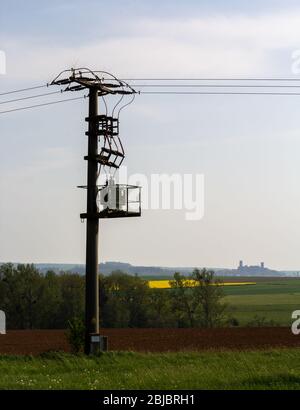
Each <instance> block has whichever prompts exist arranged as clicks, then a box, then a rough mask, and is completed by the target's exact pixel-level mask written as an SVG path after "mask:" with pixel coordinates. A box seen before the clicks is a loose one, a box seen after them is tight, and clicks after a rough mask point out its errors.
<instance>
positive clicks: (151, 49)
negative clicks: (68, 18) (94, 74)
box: [4, 12, 300, 81]
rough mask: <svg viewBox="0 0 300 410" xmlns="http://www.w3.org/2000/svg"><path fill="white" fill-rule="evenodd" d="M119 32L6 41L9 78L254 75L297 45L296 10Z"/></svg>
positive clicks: (142, 22)
mask: <svg viewBox="0 0 300 410" xmlns="http://www.w3.org/2000/svg"><path fill="white" fill-rule="evenodd" d="M120 32H123V33H124V34H123V35H119V37H116V36H115V35H113V34H111V36H110V37H109V36H107V37H105V38H103V37H102V36H101V39H99V40H98V41H97V40H95V41H94V42H93V43H88V44H85V45H82V44H81V45H79V46H78V45H77V43H76V44H75V45H74V46H70V47H66V46H60V45H59V44H55V46H53V45H49V44H48V45H47V44H43V45H41V43H42V38H41V39H40V40H39V41H38V42H37V41H36V40H34V39H31V38H30V37H27V38H26V37H25V38H23V39H19V38H18V39H12V38H10V39H7V41H6V42H4V44H5V46H6V47H5V51H6V53H7V61H8V62H7V65H8V67H7V69H8V80H9V79H10V78H14V79H22V80H25V79H27V80H43V81H46V80H51V79H52V78H53V76H54V75H55V74H56V73H58V72H59V70H61V69H64V68H68V67H70V66H73V65H77V66H89V67H91V68H97V69H105V70H109V71H113V72H114V73H116V74H117V75H120V76H127V75H129V76H144V75H147V76H153V77H155V76H174V77H176V76H196V75H206V76H209V75H213V76H214V75H218V76H230V75H232V76H234V75H235V76H245V75H257V74H263V73H270V72H274V58H275V57H274V52H277V51H283V50H285V51H286V50H289V51H292V50H293V49H295V48H297V47H298V46H300V43H299V38H300V25H299V13H298V12H294V13H285V14H283V13H276V14H268V15H261V16H259V17H255V16H250V17H247V16H243V15H232V16H231V17H223V16H219V15H217V16H214V17H212V16H209V17H201V18H190V19H174V18H172V19H139V20H137V21H131V22H126V24H125V25H124V28H123V31H122V30H120ZM99 38H100V37H99ZM290 64H291V62H290V61H287V62H286V67H287V68H288V69H289V67H290Z"/></svg>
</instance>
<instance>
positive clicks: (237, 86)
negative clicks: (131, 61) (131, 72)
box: [135, 84, 300, 88]
mask: <svg viewBox="0 0 300 410" xmlns="http://www.w3.org/2000/svg"><path fill="white" fill-rule="evenodd" d="M135 87H137V88H139V87H161V88H300V85H283V84H279V85H277V84H276V85H270V84H267V85H262V84H258V85H254V84H137V85H136V86H135Z"/></svg>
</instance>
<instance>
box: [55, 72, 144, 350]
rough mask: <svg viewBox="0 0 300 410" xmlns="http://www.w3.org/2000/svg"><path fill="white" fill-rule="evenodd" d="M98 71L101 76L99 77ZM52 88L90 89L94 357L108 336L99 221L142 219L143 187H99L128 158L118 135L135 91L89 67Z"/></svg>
mask: <svg viewBox="0 0 300 410" xmlns="http://www.w3.org/2000/svg"><path fill="white" fill-rule="evenodd" d="M99 73H101V75H102V77H99V75H100V74H99ZM104 77H108V78H104ZM51 85H59V86H66V88H65V89H64V90H61V91H82V90H88V98H89V115H88V117H87V118H86V121H87V122H88V131H87V132H86V135H87V136H88V155H87V156H85V157H84V159H85V160H87V185H86V186H80V188H86V189H87V209H86V212H85V213H82V214H80V217H81V219H86V220H87V226H86V276H85V279H86V287H85V346H84V352H85V353H86V354H94V353H97V352H99V351H101V350H107V338H106V337H105V336H100V334H99V272H98V270H99V262H98V237H99V219H100V218H121V217H135V216H141V190H140V187H138V186H132V185H120V184H115V183H114V178H113V176H114V174H113V176H110V177H109V178H108V180H107V181H106V184H105V185H97V181H98V178H99V176H100V171H101V167H103V168H104V167H105V168H106V171H107V172H109V173H110V172H111V169H114V170H115V171H116V170H117V169H118V168H119V167H120V165H121V164H122V162H123V160H124V157H125V152H124V149H123V145H122V142H121V140H120V135H119V114H120V111H121V110H122V109H123V108H124V107H126V106H127V105H129V104H130V103H131V102H132V101H133V99H134V97H135V93H136V92H135V90H134V89H133V88H132V87H131V86H130V85H129V84H127V83H125V82H124V81H121V80H119V79H117V78H116V77H115V76H113V75H112V74H109V73H107V72H103V71H100V72H99V71H95V72H94V71H91V70H89V69H88V68H80V69H71V70H64V71H62V72H61V73H60V74H59V75H58V76H57V77H56V78H55V79H54V80H53V81H52V83H51ZM113 95H115V96H117V97H118V101H117V103H116V104H115V106H114V108H113V110H112V113H111V115H108V108H107V104H106V102H105V99H104V97H105V96H113ZM126 95H127V96H128V95H132V100H131V101H130V102H129V103H128V102H127V103H126V104H124V105H122V106H121V107H119V109H118V113H117V115H116V116H114V113H115V109H116V108H117V107H118V106H119V104H120V103H121V101H122V100H123V98H124V96H126ZM99 96H101V97H102V98H103V99H104V103H105V107H106V114H105V115H99V114H98V97H99ZM99 142H101V146H100V147H99V146H98V145H99ZM115 171H114V172H115ZM134 191H135V192H137V194H138V196H137V199H136V200H132V199H129V196H130V197H131V196H132V193H133V192H134ZM99 197H100V199H99ZM98 203H99V206H98ZM131 207H132V208H131Z"/></svg>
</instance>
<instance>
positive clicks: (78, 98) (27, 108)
mask: <svg viewBox="0 0 300 410" xmlns="http://www.w3.org/2000/svg"><path fill="white" fill-rule="evenodd" d="M86 97H87V96H86V95H83V96H81V97H75V98H67V99H65V100H58V101H51V102H48V103H42V104H36V105H29V106H26V107H21V108H14V109H11V110H6V111H0V114H6V113H9V112H13V111H22V110H29V109H31V108H37V107H45V106H46V105H52V104H59V103H63V102H67V101H75V100H81V99H83V98H86Z"/></svg>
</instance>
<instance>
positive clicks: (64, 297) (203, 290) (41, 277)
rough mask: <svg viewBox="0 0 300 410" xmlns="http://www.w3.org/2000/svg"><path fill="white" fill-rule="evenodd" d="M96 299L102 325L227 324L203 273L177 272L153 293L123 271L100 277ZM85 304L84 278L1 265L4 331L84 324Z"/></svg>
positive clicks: (215, 289)
mask: <svg viewBox="0 0 300 410" xmlns="http://www.w3.org/2000/svg"><path fill="white" fill-rule="evenodd" d="M187 279H189V280H192V281H193V286H192V287H191V284H190V283H189V282H188V281H187ZM99 299H100V312H101V317H100V321H101V326H102V327H116V328H118V327H141V328H142V327H215V326H220V325H222V324H224V323H225V320H226V305H225V304H224V303H223V302H222V299H223V289H222V286H221V282H220V281H219V280H218V279H216V278H215V275H214V272H213V271H210V270H206V269H201V270H199V269H195V270H194V271H193V273H192V274H191V275H190V277H188V278H187V277H186V276H182V275H181V274H180V273H178V272H177V273H175V274H174V276H173V278H172V279H171V280H170V289H151V288H149V284H148V282H147V281H146V280H144V279H142V278H140V277H138V276H133V275H128V274H126V273H124V272H122V271H115V272H112V273H111V274H110V275H108V276H103V275H101V274H100V275H99ZM84 300H85V278H84V276H82V275H79V274H76V273H70V272H62V273H60V274H56V273H54V272H52V271H48V272H47V273H46V274H42V273H41V272H39V270H38V269H36V267H35V266H34V265H32V264H26V265H25V264H19V265H13V264H10V263H7V264H2V265H0V309H1V310H3V311H4V312H5V313H6V318H7V328H8V329H64V328H66V327H67V323H68V321H70V320H72V319H74V318H77V319H80V320H83V318H84Z"/></svg>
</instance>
